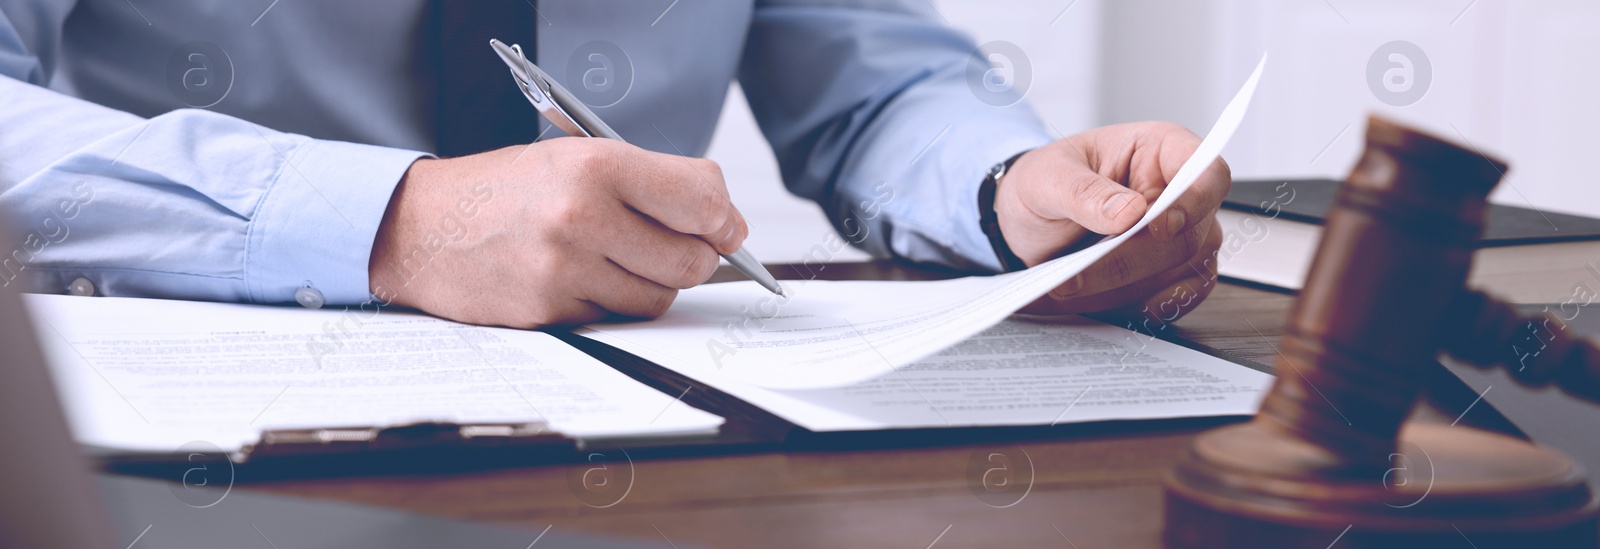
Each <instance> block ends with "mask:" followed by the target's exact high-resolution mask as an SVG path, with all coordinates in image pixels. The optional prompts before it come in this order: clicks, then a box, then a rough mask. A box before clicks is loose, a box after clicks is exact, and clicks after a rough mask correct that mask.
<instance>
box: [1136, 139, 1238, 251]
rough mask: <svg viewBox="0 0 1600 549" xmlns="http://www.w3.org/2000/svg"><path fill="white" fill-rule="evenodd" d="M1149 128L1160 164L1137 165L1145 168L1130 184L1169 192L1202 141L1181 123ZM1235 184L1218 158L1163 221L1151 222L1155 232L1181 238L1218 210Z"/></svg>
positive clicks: (1167, 236) (1179, 197) (1138, 170)
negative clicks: (1171, 184)
mask: <svg viewBox="0 0 1600 549" xmlns="http://www.w3.org/2000/svg"><path fill="white" fill-rule="evenodd" d="M1149 128H1150V129H1149V130H1148V131H1150V132H1152V133H1154V134H1155V137H1154V139H1156V140H1158V143H1159V144H1158V145H1157V150H1158V151H1159V152H1158V156H1157V158H1156V162H1145V163H1140V164H1136V165H1138V166H1140V167H1141V168H1140V169H1136V171H1135V172H1134V173H1131V174H1129V175H1130V177H1129V183H1128V184H1129V186H1130V187H1133V188H1136V189H1144V188H1154V189H1165V188H1166V185H1167V183H1168V182H1170V181H1172V180H1173V179H1174V178H1176V177H1177V176H1178V171H1179V170H1180V169H1182V167H1183V164H1184V163H1185V162H1187V161H1188V160H1189V157H1190V156H1193V155H1194V152H1195V150H1196V149H1198V148H1199V147H1200V138H1199V137H1198V136H1196V135H1195V134H1194V133H1193V132H1190V131H1189V130H1187V129H1185V128H1184V127H1182V126H1179V125H1177V124H1170V123H1153V124H1150V125H1149ZM1232 185H1233V175H1232V171H1231V170H1230V169H1229V168H1228V163H1227V162H1225V161H1223V160H1222V159H1221V158H1218V159H1217V160H1216V161H1215V162H1212V163H1211V165H1209V166H1206V169H1205V170H1204V171H1202V172H1200V176H1199V177H1198V178H1196V179H1195V181H1194V184H1193V185H1191V186H1190V187H1189V188H1188V190H1186V191H1184V192H1183V194H1181V195H1178V197H1177V199H1176V200H1174V202H1173V203H1172V205H1171V206H1170V207H1168V208H1167V211H1166V213H1165V214H1163V215H1162V217H1161V219H1156V220H1152V221H1151V223H1150V227H1151V231H1152V232H1154V233H1156V235H1157V236H1160V237H1162V238H1174V237H1176V236H1178V235H1181V234H1182V233H1183V231H1184V230H1185V229H1187V228H1189V227H1190V226H1192V225H1193V224H1194V223H1195V222H1196V221H1198V220H1200V219H1202V218H1203V217H1204V216H1207V215H1210V214H1211V213H1213V212H1215V211H1217V207H1218V206H1219V205H1221V204H1222V199H1223V198H1224V197H1225V196H1226V195H1227V194H1228V189H1229V188H1230V187H1231V186H1232Z"/></svg>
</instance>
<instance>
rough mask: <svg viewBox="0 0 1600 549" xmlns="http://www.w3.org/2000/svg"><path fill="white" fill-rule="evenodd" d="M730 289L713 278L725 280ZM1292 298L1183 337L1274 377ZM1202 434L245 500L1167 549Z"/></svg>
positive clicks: (1482, 410)
mask: <svg viewBox="0 0 1600 549" xmlns="http://www.w3.org/2000/svg"><path fill="white" fill-rule="evenodd" d="M774 271H775V273H778V274H779V275H780V277H783V276H784V275H788V276H789V277H795V276H798V275H799V274H801V273H800V272H798V271H797V270H796V269H794V268H777V269H774ZM817 274H819V275H820V277H821V278H833V279H841V278H886V279H897V278H899V279H903V278H929V277H939V276H944V275H946V274H947V273H930V272H924V271H912V270H908V269H905V268H902V267H895V266H892V265H886V264H882V263H873V264H855V265H830V266H828V267H827V268H826V269H823V270H822V271H821V272H819V273H817ZM736 276H737V275H734V274H730V273H719V278H718V279H730V278H734V277H736ZM1292 299H1293V298H1292V296H1288V295H1283V294H1278V293H1272V292H1267V291H1262V290H1257V289H1251V288H1246V287H1242V286H1236V285H1231V284H1223V285H1221V286H1220V287H1219V288H1217V290H1216V291H1215V292H1214V293H1213V294H1212V295H1211V297H1210V298H1209V299H1208V300H1207V301H1205V302H1204V304H1203V305H1201V306H1200V307H1199V308H1197V309H1196V310H1195V311H1194V312H1193V313H1192V314H1190V315H1188V316H1186V317H1184V318H1183V319H1181V320H1179V321H1178V322H1177V323H1175V324H1174V328H1175V329H1176V331H1177V332H1178V335H1181V336H1182V337H1184V338H1187V339H1190V340H1193V341H1196V342H1199V343H1201V344H1204V345H1206V346H1210V347H1212V348H1215V349H1218V350H1220V351H1222V352H1224V353H1231V354H1233V355H1235V356H1238V357H1241V358H1245V359H1249V360H1254V361H1256V362H1260V363H1264V364H1272V362H1273V359H1274V357H1275V355H1276V351H1275V350H1274V345H1275V344H1276V342H1277V339H1278V337H1279V336H1280V335H1281V331H1282V329H1283V319H1284V316H1285V312H1286V311H1287V308H1288V306H1289V304H1290V302H1291V300H1292ZM1451 380H1454V378H1453V377H1449V378H1447V379H1444V381H1442V382H1441V383H1439V384H1438V385H1440V387H1442V388H1439V389H1437V390H1436V391H1435V392H1436V393H1438V398H1436V399H1435V400H1436V401H1437V402H1438V403H1437V404H1435V405H1433V406H1429V407H1422V408H1419V410H1421V412H1419V416H1422V417H1423V418H1424V419H1425V420H1431V421H1445V422H1449V421H1451V420H1452V419H1454V416H1455V413H1453V412H1454V411H1455V410H1462V409H1469V407H1468V406H1467V401H1469V400H1470V399H1471V397H1472V396H1473V395H1472V394H1471V392H1470V391H1468V392H1467V393H1466V394H1465V395H1462V394H1461V391H1466V389H1465V388H1464V386H1461V387H1451V386H1450V384H1449V381H1451ZM1456 383H1457V384H1458V385H1459V382H1458V381H1457V382H1456ZM1470 411H1471V415H1470V416H1468V417H1467V418H1465V419H1464V420H1463V423H1467V424H1479V425H1487V426H1489V427H1491V428H1496V429H1498V430H1501V431H1508V430H1514V429H1515V428H1514V427H1510V426H1509V423H1506V422H1504V420H1503V419H1502V418H1500V417H1499V416H1498V413H1497V412H1495V411H1494V410H1493V409H1492V408H1490V407H1489V406H1487V403H1484V404H1481V405H1478V406H1477V407H1474V408H1470ZM1199 430H1200V428H1199V427H1195V426H1193V425H1187V426H1186V425H1165V424H1157V427H1154V428H1143V430H1142V431H1141V432H1137V433H1129V432H1126V431H1123V430H1118V431H1101V432H1091V433H1087V434H1085V433H1073V434H1071V435H1063V436H1058V437H1056V438H1049V439H1043V440H1040V439H1038V438H1037V437H1036V438H1035V439H1033V440H1021V441H1009V442H1007V441H999V442H993V443H977V444H972V443H967V444H956V445H949V446H933V447H911V448H888V449H875V450H830V451H787V452H778V451H773V450H770V449H768V450H762V451H756V452H744V453H734V454H728V453H722V454H719V455H710V456H697V457H675V458H656V459H640V460H636V461H634V462H633V463H632V465H631V470H632V472H631V477H632V488H631V490H629V491H628V492H627V494H626V496H625V497H622V498H621V499H620V501H617V502H615V504H614V505H610V506H607V507H603V508H602V507H599V506H598V505H603V504H605V503H609V502H608V501H599V502H596V501H593V500H594V498H593V497H591V496H590V495H586V494H580V493H578V492H579V489H577V488H575V485H574V482H573V479H574V478H577V477H578V476H580V475H582V474H583V473H584V472H585V471H588V470H589V469H590V468H591V467H590V466H589V465H587V464H574V465H547V466H538V467H520V468H501V469H493V470H487V471H478V472H470V473H456V474H415V475H404V476H372V477H357V478H337V479H317V480H279V481H271V482H261V483H253V484H250V485H248V486H245V487H243V488H245V489H253V490H260V491H266V492H277V493H283V494H293V495H299V496H308V497H314V498H327V499H334V500H344V501H351V502H360V503H366V504H372V505H380V506H389V507H396V508H401V509H406V510H411V511H416V512H421V513H428V514H435V515H442V516H449V517H458V518H466V519H475V520H482V521H492V522H500V523H514V524H520V525H524V526H527V527H529V528H533V529H534V530H535V531H537V530H543V529H544V528H545V527H547V526H552V527H553V528H552V530H553V531H565V532H568V533H574V532H586V533H593V534H607V535H612V536H618V537H624V538H632V539H636V540H641V541H650V540H653V541H655V542H658V543H661V544H663V546H666V544H667V542H669V541H670V542H671V543H672V544H674V545H676V546H677V547H687V546H706V547H908V548H925V547H980V546H981V547H1069V548H1077V549H1089V548H1093V547H1117V548H1134V547H1159V546H1160V541H1159V540H1160V529H1161V521H1162V494H1161V476H1162V474H1163V473H1164V472H1166V470H1167V469H1168V468H1169V467H1170V466H1171V465H1172V462H1173V458H1174V456H1175V455H1176V454H1177V453H1178V451H1179V450H1180V449H1181V448H1182V447H1183V446H1184V445H1185V444H1187V443H1188V441H1189V439H1190V438H1191V437H1192V436H1194V435H1195V434H1196V433H1197V432H1199ZM1029 462H1031V464H1032V471H1033V472H1032V475H1031V477H1032V478H1031V482H1030V479H1029V478H1027V477H1028V476H1029V475H1027V474H1026V472H1025V469H1026V466H1025V464H1026V463H1029ZM974 463H978V464H980V465H981V464H990V463H994V464H1000V465H1001V466H1003V467H1004V468H1003V469H1001V470H998V471H994V472H991V473H990V474H991V477H990V481H992V482H994V483H996V485H998V483H1001V482H1007V481H1010V482H1015V483H1017V484H1015V486H1023V487H1031V488H1028V489H1027V490H1026V491H1025V495H1023V496H1021V497H1020V498H1018V497H1014V494H1016V492H1014V491H1011V492H1004V493H1003V494H1001V496H1004V497H1000V498H999V499H996V496H995V495H994V494H987V493H985V492H984V490H985V488H984V485H983V484H982V482H983V479H982V478H981V476H982V473H983V471H984V470H986V468H983V467H980V468H978V469H974V468H973V466H972V465H973V464H974ZM617 467H619V468H618V469H614V470H607V471H602V472H600V473H602V474H605V473H610V474H614V475H616V478H617V481H618V482H621V481H622V480H624V479H625V477H626V476H628V475H627V473H626V471H624V470H623V469H621V467H625V465H619V466H617ZM996 475H1010V477H1006V478H1002V477H1001V476H996ZM579 486H581V485H579ZM1006 494H1012V495H1011V496H1007V495H1006ZM979 495H986V497H987V499H980V497H979ZM580 496H585V497H586V498H587V499H588V500H590V501H589V502H587V503H586V502H585V500H583V499H580ZM1008 503H1009V504H1010V505H1006V504H1008ZM530 539H531V538H530ZM1329 541H1330V542H1331V541H1332V540H1329Z"/></svg>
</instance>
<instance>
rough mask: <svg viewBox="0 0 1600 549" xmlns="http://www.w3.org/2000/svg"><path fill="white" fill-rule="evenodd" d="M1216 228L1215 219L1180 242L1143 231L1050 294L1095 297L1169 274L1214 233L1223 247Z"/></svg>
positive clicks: (1058, 296)
mask: <svg viewBox="0 0 1600 549" xmlns="http://www.w3.org/2000/svg"><path fill="white" fill-rule="evenodd" d="M1215 227H1216V222H1215V218H1211V220H1210V221H1207V222H1205V223H1200V224H1198V225H1196V226H1195V227H1193V228H1191V229H1189V230H1186V231H1184V232H1182V233H1180V234H1179V235H1178V237H1177V238H1161V237H1158V236H1156V235H1154V234H1152V231H1150V230H1146V231H1140V232H1139V234H1136V235H1133V236H1132V237H1129V238H1128V240H1127V241H1126V242H1123V243H1122V245H1121V246H1119V247H1117V249H1116V250H1114V251H1112V252H1111V253H1109V254H1106V256H1105V257H1102V258H1100V260H1099V261H1096V262H1095V263H1094V264H1093V265H1090V266H1089V268H1087V269H1084V271H1083V273H1081V274H1079V275H1078V276H1076V277H1074V278H1073V279H1072V280H1069V281H1067V282H1066V283H1065V284H1063V285H1062V286H1060V287H1058V288H1056V289H1054V290H1051V294H1052V295H1053V296H1054V297H1055V298H1056V299H1067V298H1069V297H1072V296H1075V295H1093V294H1098V293H1101V292H1105V291H1109V290H1113V289H1116V288H1120V287H1123V286H1127V285H1128V284H1131V283H1133V282H1136V281H1140V280H1144V279H1146V278H1149V277H1152V276H1155V275H1157V274H1161V273H1164V272H1167V271H1170V270H1172V269H1173V268H1175V267H1178V266H1180V265H1183V264H1184V263H1186V262H1188V261H1190V260H1191V259H1193V258H1194V257H1195V254H1197V253H1199V252H1200V251H1201V250H1202V248H1203V247H1204V246H1205V244H1206V240H1207V239H1209V238H1211V237H1212V233H1216V236H1217V238H1218V244H1219V245H1220V238H1221V234H1222V232H1221V231H1220V230H1216V229H1215Z"/></svg>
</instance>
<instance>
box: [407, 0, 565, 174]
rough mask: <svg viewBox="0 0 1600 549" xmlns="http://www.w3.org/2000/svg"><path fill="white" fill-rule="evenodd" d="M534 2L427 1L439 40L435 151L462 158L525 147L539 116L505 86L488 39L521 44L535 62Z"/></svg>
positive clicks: (507, 81)
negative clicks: (489, 151) (503, 148)
mask: <svg viewBox="0 0 1600 549" xmlns="http://www.w3.org/2000/svg"><path fill="white" fill-rule="evenodd" d="M532 2H533V0H431V2H430V3H431V7H430V9H429V12H428V17H429V18H430V20H431V24H432V25H433V27H432V28H433V30H434V32H433V36H434V37H436V39H437V40H438V44H437V46H438V47H437V48H436V49H435V50H434V52H435V55H437V57H436V58H435V59H436V62H435V64H434V66H435V67H437V71H436V72H435V75H436V76H437V78H438V88H437V90H438V94H437V97H436V98H435V101H436V103H435V110H434V113H435V119H434V152H436V153H438V154H439V155H440V156H461V155H467V154H474V153H480V152H484V151H488V150H493V149H498V148H501V147H505V146H509V145H518V144H524V143H530V142H532V141H533V140H534V138H535V137H537V136H538V132H539V125H538V119H539V115H538V112H537V111H535V110H534V108H533V105H529V104H528V100H527V99H526V98H524V97H523V96H522V91H521V90H519V89H517V86H516V84H515V83H513V82H512V80H511V73H510V72H509V71H508V70H507V69H506V65H505V63H504V62H502V61H500V57H499V56H497V55H495V53H494V50H492V49H490V48H489V39H490V38H498V39H499V40H500V41H501V42H505V43H507V44H521V45H522V51H523V52H524V54H526V55H527V56H528V59H529V60H534V45H535V44H534V28H535V26H536V25H537V23H538V15H537V14H536V13H535V12H534V9H533V6H532Z"/></svg>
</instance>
